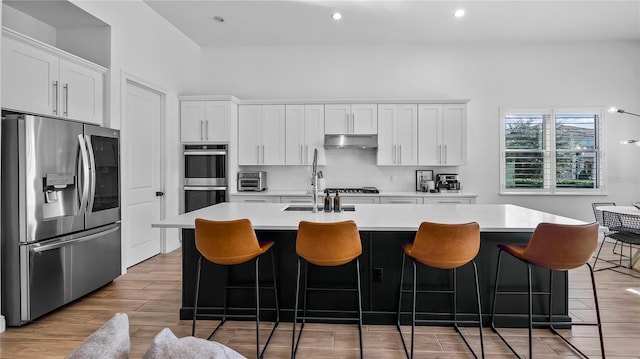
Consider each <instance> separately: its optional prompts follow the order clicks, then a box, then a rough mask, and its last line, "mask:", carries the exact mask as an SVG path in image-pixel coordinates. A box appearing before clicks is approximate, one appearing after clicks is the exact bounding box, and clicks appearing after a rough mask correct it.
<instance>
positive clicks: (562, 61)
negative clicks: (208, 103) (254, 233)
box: [201, 42, 640, 220]
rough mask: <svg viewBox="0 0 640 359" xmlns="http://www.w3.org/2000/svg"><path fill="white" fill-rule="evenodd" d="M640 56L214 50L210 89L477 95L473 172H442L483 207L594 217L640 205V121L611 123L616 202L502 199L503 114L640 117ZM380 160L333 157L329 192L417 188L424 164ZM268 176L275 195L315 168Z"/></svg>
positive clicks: (259, 93) (271, 93)
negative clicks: (602, 208) (546, 110)
mask: <svg viewBox="0 0 640 359" xmlns="http://www.w3.org/2000/svg"><path fill="white" fill-rule="evenodd" d="M639 53H640V43H638V42H579V43H539V44H537V43H536V44H517V43H509V44H505V43H501V44H455V45H447V44H433V45H429V46H422V47H389V46H387V47H312V46H306V47H305V46H298V47H222V48H220V47H218V48H206V49H203V51H202V78H201V86H202V88H201V93H203V94H233V95H235V96H237V97H238V98H240V99H286V98H288V99H305V98H309V99H319V98H323V99H331V98H353V99H356V98H373V99H375V98H385V99H388V98H457V99H459V98H469V99H471V102H469V104H468V116H469V146H468V148H469V157H468V163H469V165H467V166H462V167H459V168H457V169H456V168H453V169H452V168H447V169H446V170H437V171H436V172H459V173H460V179H461V181H462V184H463V186H464V188H465V190H467V191H469V192H473V193H478V194H479V195H480V197H479V200H478V202H479V203H514V204H518V205H523V206H527V207H531V208H534V209H539V210H543V211H548V212H551V213H555V214H560V215H565V216H570V217H574V218H578V219H582V220H593V214H592V211H591V206H590V203H591V202H596V201H604V200H606V201H615V202H618V203H620V204H628V203H630V202H632V201H635V200H640V185H639V182H640V181H639V176H640V170H639V169H638V166H637V165H635V164H637V163H638V162H639V160H640V148H637V147H630V146H621V145H620V144H619V141H620V139H623V138H627V137H630V136H631V137H636V138H638V137H640V120H639V119H637V118H634V117H631V116H624V115H609V116H607V118H606V119H605V126H604V127H605V132H604V135H605V144H606V147H605V154H606V158H607V169H606V170H607V171H606V180H607V186H608V196H571V197H567V196H562V197H560V196H501V195H499V194H498V192H499V156H500V151H499V129H500V122H499V108H500V107H507V106H581V107H593V106H601V107H603V108H607V107H608V106H610V105H616V106H618V107H620V108H624V109H626V110H629V111H632V112H637V111H639V110H640V103H639V99H640V66H639V64H640V56H639ZM372 153H373V152H371V153H361V152H357V151H354V150H350V151H344V152H340V153H339V154H337V153H329V154H328V155H327V163H328V165H327V166H326V167H325V169H324V171H325V173H326V174H327V185H328V186H330V185H351V183H354V184H356V183H357V184H359V185H375V186H378V187H379V188H380V189H381V190H383V191H384V190H398V187H399V186H405V187H406V188H404V190H408V191H410V190H412V189H413V188H414V187H413V183H414V182H413V178H414V177H413V176H414V170H415V168H407V169H398V168H392V167H386V168H385V167H375V157H374V156H373V154H372ZM267 170H268V171H269V187H270V188H274V189H275V188H306V187H305V186H306V184H301V183H303V182H305V181H306V176H307V174H306V173H307V172H308V169H307V168H303V167H301V168H283V167H272V168H267ZM363 174H364V176H363ZM391 176H396V177H395V181H394V182H391ZM361 177H363V178H361ZM354 178H357V180H354ZM347 182H348V183H347Z"/></svg>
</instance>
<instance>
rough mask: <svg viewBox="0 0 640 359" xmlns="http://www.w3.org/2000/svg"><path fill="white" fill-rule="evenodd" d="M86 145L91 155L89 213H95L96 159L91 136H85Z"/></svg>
mask: <svg viewBox="0 0 640 359" xmlns="http://www.w3.org/2000/svg"><path fill="white" fill-rule="evenodd" d="M84 137H85V139H86V140H85V143H86V146H87V153H88V154H89V172H90V178H91V180H90V181H89V202H88V203H87V213H91V212H92V211H93V202H94V201H95V199H96V158H95V157H94V155H93V145H92V144H91V136H90V135H85V136H84Z"/></svg>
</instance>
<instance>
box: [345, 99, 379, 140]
mask: <svg viewBox="0 0 640 359" xmlns="http://www.w3.org/2000/svg"><path fill="white" fill-rule="evenodd" d="M349 131H350V132H349V133H353V134H357V135H375V134H377V133H378V106H377V105H376V104H357V105H351V124H350V129H349Z"/></svg>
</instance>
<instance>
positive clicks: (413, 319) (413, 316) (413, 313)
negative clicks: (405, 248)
mask: <svg viewBox="0 0 640 359" xmlns="http://www.w3.org/2000/svg"><path fill="white" fill-rule="evenodd" d="M411 262H412V263H413V291H412V292H411V295H412V296H413V299H412V304H411V356H410V358H411V359H413V343H414V342H415V340H414V336H415V331H416V294H417V293H416V291H417V288H416V286H417V284H416V283H417V282H418V273H417V271H418V268H417V267H416V261H415V260H414V259H413V258H412V259H411Z"/></svg>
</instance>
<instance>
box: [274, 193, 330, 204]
mask: <svg viewBox="0 0 640 359" xmlns="http://www.w3.org/2000/svg"><path fill="white" fill-rule="evenodd" d="M312 199H313V197H312V196H311V195H308V196H282V197H280V202H281V203H313V201H312ZM320 202H321V198H318V204H320Z"/></svg>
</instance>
